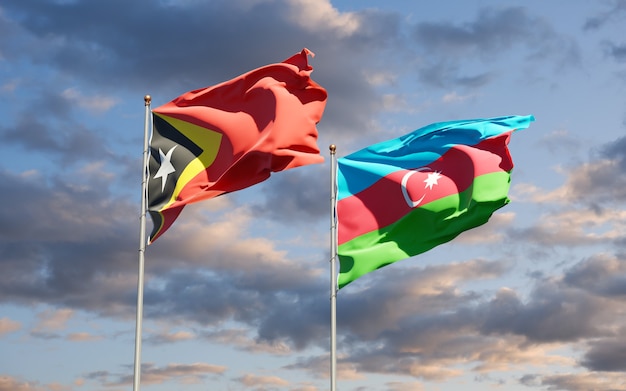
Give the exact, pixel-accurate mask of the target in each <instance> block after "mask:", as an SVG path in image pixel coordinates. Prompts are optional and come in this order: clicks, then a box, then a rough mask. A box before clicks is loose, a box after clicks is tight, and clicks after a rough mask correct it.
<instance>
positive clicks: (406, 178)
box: [400, 167, 430, 208]
mask: <svg viewBox="0 0 626 391" xmlns="http://www.w3.org/2000/svg"><path fill="white" fill-rule="evenodd" d="M425 170H430V168H428V167H421V168H418V169H417V170H415V171H409V172H407V173H406V174H404V176H403V177H402V183H401V185H400V186H401V187H402V195H403V196H404V200H405V201H406V203H407V205H408V206H410V207H411V208H415V207H416V206H418V205H419V204H420V202H422V201H423V200H424V197H426V193H424V195H423V196H422V198H420V199H419V200H417V201H413V200H412V199H411V196H409V192H408V191H407V189H406V184H407V182H408V181H409V178H410V177H411V175H413V174H415V173H416V172H417V171H425Z"/></svg>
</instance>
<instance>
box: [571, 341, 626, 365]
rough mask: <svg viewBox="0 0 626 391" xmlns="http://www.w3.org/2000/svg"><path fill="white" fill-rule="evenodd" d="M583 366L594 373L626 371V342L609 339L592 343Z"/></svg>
mask: <svg viewBox="0 0 626 391" xmlns="http://www.w3.org/2000/svg"><path fill="white" fill-rule="evenodd" d="M582 364H583V365H584V366H585V367H587V368H589V369H590V370H592V371H611V372H622V371H626V342H624V341H623V335H622V336H620V338H619V339H618V338H611V339H609V338H607V339H604V340H601V341H595V342H592V343H591V348H590V349H589V350H588V351H587V353H585V357H584V359H583V361H582Z"/></svg>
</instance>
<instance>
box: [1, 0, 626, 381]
mask: <svg viewBox="0 0 626 391" xmlns="http://www.w3.org/2000/svg"><path fill="white" fill-rule="evenodd" d="M305 47H306V48H308V49H310V50H311V51H313V52H314V53H315V57H314V58H312V59H311V60H310V61H311V64H312V66H313V67H314V71H313V79H314V80H316V81H317V82H318V83H320V84H321V85H322V86H324V87H325V88H326V89H327V91H328V95H329V97H328V101H327V107H326V111H325V114H324V117H323V118H322V121H321V122H320V124H319V127H318V130H319V134H320V135H319V146H320V149H321V151H322V154H323V155H324V157H325V160H326V161H325V163H324V164H318V165H312V166H306V167H301V168H297V169H293V170H290V171H285V172H282V173H278V174H276V175H274V176H272V178H270V179H269V180H268V181H266V182H263V183H262V184H260V185H257V186H254V187H252V188H249V189H246V190H243V191H240V192H237V193H232V194H229V195H226V196H223V197H219V198H217V199H214V200H210V201H206V202H203V203H200V204H195V205H193V206H191V207H188V208H186V209H185V211H184V212H183V214H182V215H181V216H180V218H179V219H178V220H177V221H176V223H175V224H174V226H173V227H172V228H171V229H170V230H168V231H167V232H166V233H165V234H164V235H163V237H161V238H160V239H159V240H158V241H157V242H155V243H154V244H153V245H151V246H149V247H148V250H147V252H146V287H145V296H144V300H145V308H144V324H143V331H144V339H143V351H142V366H143V370H142V377H141V379H142V383H141V388H142V389H143V390H151V391H166V390H167V391H169V390H189V391H199V390H227V391H239V390H254V391H321V390H327V389H328V388H329V378H328V376H329V357H328V352H329V328H330V326H329V314H330V306H329V293H330V292H329V281H330V276H329V273H330V272H329V240H330V239H329V223H330V218H329V210H330V205H329V194H330V193H329V173H330V165H329V160H330V159H329V157H328V145H329V144H331V143H333V144H337V148H338V149H337V155H338V156H340V157H341V156H343V155H346V154H348V153H350V152H353V151H355V150H357V149H360V148H362V147H365V146H367V145H369V144H372V143H375V142H379V141H383V140H386V139H389V138H395V137H397V136H400V135H402V134H405V133H408V132H410V131H412V130H414V129H416V128H418V127H421V126H424V125H427V124H429V123H432V122H439V121H448V120H455V119H468V118H485V117H495V116H502V115H528V114H532V115H534V116H535V117H536V122H534V123H533V124H532V125H531V126H530V128H528V129H526V130H524V131H521V132H518V133H516V134H515V135H514V137H513V138H512V141H511V145H510V147H511V153H512V156H513V160H514V162H515V169H514V172H513V175H512V187H511V192H510V196H511V199H512V203H511V204H509V205H507V206H506V207H504V208H502V209H500V210H499V211H498V212H497V213H496V214H495V215H494V216H493V217H492V219H491V220H490V222H489V223H488V224H486V225H484V226H482V227H480V228H477V229H475V230H472V231H469V232H466V233H464V234H462V235H461V236H459V237H458V238H457V239H455V240H454V241H453V242H450V243H448V244H445V245H443V246H440V247H438V248H436V249H434V250H432V251H430V252H428V253H426V254H422V255H420V256H417V257H414V258H412V259H408V260H404V261H401V262H399V263H396V264H394V265H392V266H389V267H387V268H384V269H381V270H379V271H376V272H375V273H371V274H369V275H367V276H365V277H363V278H361V279H360V280H358V281H357V282H355V283H353V284H351V285H350V286H348V287H346V288H345V289H342V290H341V291H340V292H339V297H338V302H337V306H338V309H337V312H338V320H337V323H338V341H337V346H338V389H340V390H346V391H409V390H411V391H414V390H417V391H420V390H438V391H451V390H458V389H464V390H470V391H471V390H507V391H521V390H568V391H587V390H592V389H593V390H626V174H625V172H626V94H625V92H624V91H626V1H624V0H600V1H598V0H554V1H550V2H546V1H543V0H525V1H522V0H473V1H463V2H460V1H453V0H440V1H436V2H417V1H415V2H409V1H385V2H383V1H373V0H332V1H331V0H212V1H209V0H205V1H202V0H158V1H154V0H134V1H126V0H108V1H87V0H8V1H3V2H2V3H0V116H1V117H2V121H1V122H0V141H1V142H0V156H2V158H1V162H2V164H1V165H0V188H1V189H2V194H3V199H2V203H1V204H0V352H1V353H0V391H25V390H28V391H121V390H130V389H132V378H133V359H134V333H135V310H136V295H137V276H138V271H137V264H138V251H137V250H138V247H139V242H140V238H139V214H140V189H141V154H142V142H143V141H142V140H143V126H144V125H143V119H144V100H143V98H144V95H146V94H150V95H151V96H152V98H153V107H156V106H158V105H160V104H163V103H165V102H167V101H169V100H171V99H173V98H175V97H176V96H178V95H180V94H182V93H183V92H186V91H188V90H192V89H197V88H201V87H205V86H209V85H212V84H216V83H219V82H221V81H224V80H227V79H230V78H232V77H234V76H236V75H238V74H241V73H243V72H245V71H248V70H250V69H253V68H257V67H260V66H263V65H266V64H269V63H274V62H279V61H282V60H283V59H285V58H288V57H289V56H291V55H292V54H294V53H296V52H299V51H301V50H302V48H305ZM150 228H151V225H150V223H149V226H148V230H150Z"/></svg>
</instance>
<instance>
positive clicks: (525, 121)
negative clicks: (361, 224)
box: [337, 115, 535, 200]
mask: <svg viewBox="0 0 626 391" xmlns="http://www.w3.org/2000/svg"><path fill="white" fill-rule="evenodd" d="M534 120H535V118H534V117H533V116H532V115H527V116H507V117H497V118H487V119H471V120H459V121H448V122H437V123H434V124H430V125H428V126H425V127H423V128H420V129H417V130H415V131H413V132H411V133H409V134H406V135H404V136H401V137H399V138H396V139H393V140H388V141H383V142H381V143H378V144H374V145H370V146H369V147H367V148H364V149H361V150H359V151H357V152H354V153H352V154H350V155H348V156H345V157H343V158H340V159H338V160H337V163H338V170H337V190H338V194H337V200H341V199H343V198H346V197H350V196H352V195H354V194H357V193H359V192H360V191H362V190H364V189H366V188H368V187H370V186H371V185H372V184H374V183H375V182H376V181H378V180H379V179H381V178H383V177H385V176H387V175H388V174H390V173H392V172H394V171H397V170H399V169H414V168H419V167H425V166H428V164H430V163H431V162H434V161H435V160H437V159H439V158H440V157H441V156H442V155H443V154H445V153H446V151H448V150H449V149H450V148H452V147H453V146H455V145H459V144H461V145H469V146H472V145H476V144H478V143H480V142H481V141H482V140H485V139H487V138H490V137H494V136H497V135H499V134H502V133H504V132H508V131H510V130H513V129H515V130H521V129H526V128H527V127H528V126H529V125H530V123H531V122H532V121H534Z"/></svg>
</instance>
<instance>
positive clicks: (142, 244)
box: [133, 95, 152, 391]
mask: <svg viewBox="0 0 626 391" xmlns="http://www.w3.org/2000/svg"><path fill="white" fill-rule="evenodd" d="M143 100H144V102H145V105H146V116H145V120H144V133H143V172H142V179H141V216H140V229H139V278H138V280H137V323H136V326H135V374H134V380H133V391H139V383H140V380H141V322H142V319H143V269H144V258H145V252H146V210H147V206H146V204H147V200H146V198H147V196H148V194H147V193H148V191H147V182H148V138H149V132H150V128H151V126H150V125H151V123H152V121H151V117H150V102H151V101H152V98H151V97H150V95H146V96H144V98H143Z"/></svg>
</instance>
